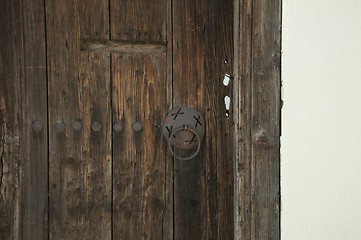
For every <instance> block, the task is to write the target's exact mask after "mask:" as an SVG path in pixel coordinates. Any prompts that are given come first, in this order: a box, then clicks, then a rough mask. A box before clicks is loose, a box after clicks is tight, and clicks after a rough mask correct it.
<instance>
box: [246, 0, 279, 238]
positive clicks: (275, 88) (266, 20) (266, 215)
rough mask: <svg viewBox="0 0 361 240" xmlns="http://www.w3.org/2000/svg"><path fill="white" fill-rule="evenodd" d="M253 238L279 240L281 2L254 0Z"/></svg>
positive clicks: (277, 0)
mask: <svg viewBox="0 0 361 240" xmlns="http://www.w3.org/2000/svg"><path fill="white" fill-rule="evenodd" d="M252 38H253V39H252V60H253V66H252V118H251V129H252V130H251V133H252V142H253V144H252V176H253V177H252V192H253V195H252V221H253V223H252V235H253V236H252V237H253V239H257V240H258V239H261V240H262V239H268V240H269V239H280V153H279V151H280V110H281V105H280V103H281V98H280V92H281V91H280V87H281V46H280V44H281V1H279V0H275V1H267V0H262V1H254V3H253V34H252Z"/></svg>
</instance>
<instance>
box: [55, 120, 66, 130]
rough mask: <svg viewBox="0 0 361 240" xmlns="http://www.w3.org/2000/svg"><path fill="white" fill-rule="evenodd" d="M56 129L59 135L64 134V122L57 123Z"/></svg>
mask: <svg viewBox="0 0 361 240" xmlns="http://www.w3.org/2000/svg"><path fill="white" fill-rule="evenodd" d="M55 128H56V131H57V132H58V133H62V132H64V131H65V124H64V123H62V122H60V123H57V124H56V126H55Z"/></svg>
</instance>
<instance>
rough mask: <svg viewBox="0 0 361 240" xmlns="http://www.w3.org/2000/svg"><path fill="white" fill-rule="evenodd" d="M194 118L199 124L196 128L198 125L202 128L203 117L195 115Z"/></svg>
mask: <svg viewBox="0 0 361 240" xmlns="http://www.w3.org/2000/svg"><path fill="white" fill-rule="evenodd" d="M193 118H194V119H195V120H196V121H197V122H196V127H197V126H198V124H199V125H200V126H202V123H201V122H200V121H199V119H200V118H201V116H198V117H196V116H194V115H193Z"/></svg>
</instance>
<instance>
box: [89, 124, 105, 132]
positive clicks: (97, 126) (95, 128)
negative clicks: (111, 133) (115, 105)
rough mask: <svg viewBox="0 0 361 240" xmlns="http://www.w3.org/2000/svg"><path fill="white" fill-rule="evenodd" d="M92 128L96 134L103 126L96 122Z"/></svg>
mask: <svg viewBox="0 0 361 240" xmlns="http://www.w3.org/2000/svg"><path fill="white" fill-rule="evenodd" d="M91 128H92V129H93V131H94V132H99V131H100V130H101V129H102V125H101V123H100V122H98V121H94V122H93V123H92V126H91Z"/></svg>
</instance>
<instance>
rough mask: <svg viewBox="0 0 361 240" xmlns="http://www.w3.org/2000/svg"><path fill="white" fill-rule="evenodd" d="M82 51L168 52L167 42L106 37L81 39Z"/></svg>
mask: <svg viewBox="0 0 361 240" xmlns="http://www.w3.org/2000/svg"><path fill="white" fill-rule="evenodd" d="M80 51H85V52H118V53H138V54H148V53H166V52H167V43H165V42H140V41H138V42H137V41H124V40H106V39H103V40H102V39H100V40H99V39H81V40H80Z"/></svg>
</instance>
